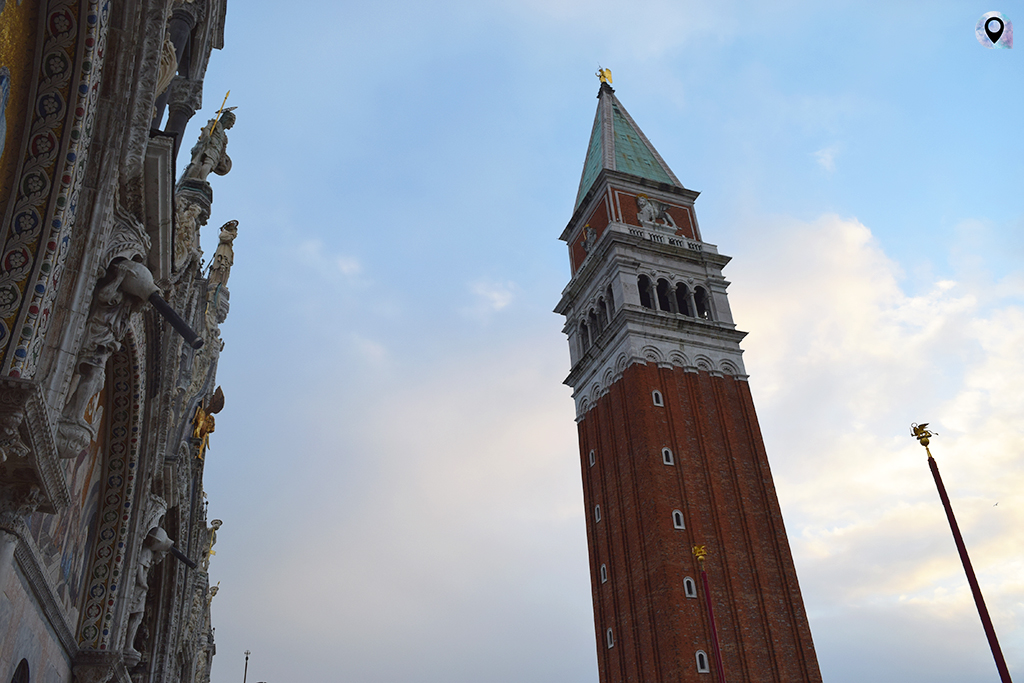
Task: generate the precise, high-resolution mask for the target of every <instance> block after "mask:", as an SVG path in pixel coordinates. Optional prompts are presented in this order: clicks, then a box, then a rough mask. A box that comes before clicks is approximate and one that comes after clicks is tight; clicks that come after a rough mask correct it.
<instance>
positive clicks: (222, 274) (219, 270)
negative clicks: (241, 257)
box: [209, 221, 238, 286]
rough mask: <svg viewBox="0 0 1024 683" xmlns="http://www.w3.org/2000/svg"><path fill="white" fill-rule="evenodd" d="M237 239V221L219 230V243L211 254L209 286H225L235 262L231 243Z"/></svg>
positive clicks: (228, 223) (229, 222)
mask: <svg viewBox="0 0 1024 683" xmlns="http://www.w3.org/2000/svg"><path fill="white" fill-rule="evenodd" d="M236 237H238V221H228V222H227V223H225V224H224V225H223V226H221V229H220V242H219V243H218V244H217V251H216V252H214V254H213V262H212V263H211V264H210V278H209V279H210V285H211V286H213V285H222V286H227V284H228V278H229V277H230V276H231V266H232V265H233V264H234V262H235V249H234V246H233V243H234V241H235V238H236Z"/></svg>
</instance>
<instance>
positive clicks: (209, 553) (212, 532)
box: [203, 519, 224, 600]
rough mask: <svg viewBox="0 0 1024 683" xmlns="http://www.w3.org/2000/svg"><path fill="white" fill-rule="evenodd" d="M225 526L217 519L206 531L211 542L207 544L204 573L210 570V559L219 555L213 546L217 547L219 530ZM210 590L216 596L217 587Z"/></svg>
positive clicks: (211, 597) (211, 598) (211, 596)
mask: <svg viewBox="0 0 1024 683" xmlns="http://www.w3.org/2000/svg"><path fill="white" fill-rule="evenodd" d="M223 524H224V522H222V521H221V520H219V519H215V520H213V521H212V522H210V528H209V529H207V530H206V533H207V538H209V541H208V542H207V544H206V554H205V556H204V557H203V571H204V572H205V571H208V570H209V569H210V558H211V557H213V556H214V555H216V554H217V551H216V550H214V549H213V546H215V545H217V530H218V529H220V528H221V526H222V525H223ZM210 590H212V591H213V594H216V592H217V589H216V587H215V588H211V589H210ZM210 600H213V595H210Z"/></svg>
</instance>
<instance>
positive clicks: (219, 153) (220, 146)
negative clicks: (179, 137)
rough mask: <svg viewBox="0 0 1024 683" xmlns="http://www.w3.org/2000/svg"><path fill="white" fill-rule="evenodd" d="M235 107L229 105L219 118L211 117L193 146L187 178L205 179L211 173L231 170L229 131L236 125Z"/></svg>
mask: <svg viewBox="0 0 1024 683" xmlns="http://www.w3.org/2000/svg"><path fill="white" fill-rule="evenodd" d="M234 109H235V108H234V107H228V108H227V109H225V110H224V113H222V114H221V115H220V118H219V119H210V121H209V123H207V125H206V127H205V128H203V132H202V133H201V134H200V136H199V141H198V142H196V144H195V147H193V148H192V161H191V162H190V163H189V165H188V167H186V168H185V174H184V177H185V178H191V179H193V180H203V181H205V180H206V177H207V176H208V175H210V173H216V174H217V175H226V174H227V172H228V171H230V170H231V157H229V156H228V153H227V148H228V134H227V131H228V129H229V128H231V127H232V126H233V125H235V113H234V111H233V110H234Z"/></svg>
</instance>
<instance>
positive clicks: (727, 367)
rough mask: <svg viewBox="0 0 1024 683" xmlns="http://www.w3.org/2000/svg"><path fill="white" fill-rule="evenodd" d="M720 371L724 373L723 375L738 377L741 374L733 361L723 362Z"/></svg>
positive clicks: (720, 364) (719, 366)
mask: <svg viewBox="0 0 1024 683" xmlns="http://www.w3.org/2000/svg"><path fill="white" fill-rule="evenodd" d="M718 369H719V370H721V371H722V374H723V375H738V374H740V371H739V368H737V367H736V365H735V364H733V362H732V361H729V360H723V361H722V362H721V363H719V364H718Z"/></svg>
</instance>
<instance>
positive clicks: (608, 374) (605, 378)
mask: <svg viewBox="0 0 1024 683" xmlns="http://www.w3.org/2000/svg"><path fill="white" fill-rule="evenodd" d="M601 382H602V383H603V384H604V386H606V387H610V386H611V385H612V384H614V383H615V371H614V370H612V369H611V368H608V369H607V370H605V371H604V374H603V375H602V376H601Z"/></svg>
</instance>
